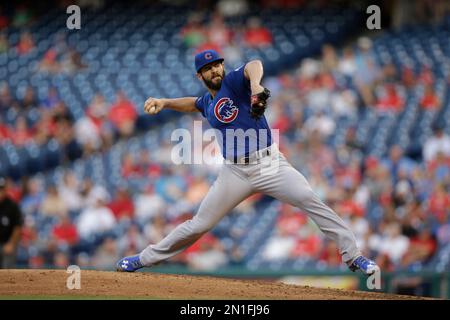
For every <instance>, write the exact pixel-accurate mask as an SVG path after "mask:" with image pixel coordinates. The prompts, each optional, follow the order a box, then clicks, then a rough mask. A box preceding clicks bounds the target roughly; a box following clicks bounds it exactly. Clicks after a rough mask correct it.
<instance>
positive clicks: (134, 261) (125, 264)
mask: <svg viewBox="0 0 450 320" xmlns="http://www.w3.org/2000/svg"><path fill="white" fill-rule="evenodd" d="M143 267H144V266H143V265H142V263H141V260H140V259H139V255H138V254H137V255H134V256H129V257H125V258H122V259H120V260H119V262H117V264H116V270H117V271H120V272H135V271H136V270H138V269H141V268H143Z"/></svg>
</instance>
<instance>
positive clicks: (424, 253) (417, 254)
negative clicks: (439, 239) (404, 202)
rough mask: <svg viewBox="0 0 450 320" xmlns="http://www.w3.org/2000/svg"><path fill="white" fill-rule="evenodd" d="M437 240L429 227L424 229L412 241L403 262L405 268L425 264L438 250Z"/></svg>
mask: <svg viewBox="0 0 450 320" xmlns="http://www.w3.org/2000/svg"><path fill="white" fill-rule="evenodd" d="M436 246H437V243H436V239H435V238H434V236H433V234H432V233H431V231H430V230H429V229H428V228H427V227H423V228H422V229H421V230H420V231H419V234H418V235H417V236H416V237H413V238H412V239H411V244H410V246H409V250H408V251H407V252H406V254H405V256H404V257H403V260H402V266H403V267H405V268H410V267H413V266H414V265H416V264H423V263H426V262H427V261H428V259H430V258H431V256H432V255H433V253H434V252H435V250H436Z"/></svg>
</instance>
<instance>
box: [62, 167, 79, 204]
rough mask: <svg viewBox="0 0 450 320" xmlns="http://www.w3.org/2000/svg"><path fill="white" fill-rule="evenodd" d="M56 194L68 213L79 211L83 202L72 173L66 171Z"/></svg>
mask: <svg viewBox="0 0 450 320" xmlns="http://www.w3.org/2000/svg"><path fill="white" fill-rule="evenodd" d="M58 194H59V195H60V197H61V198H62V199H64V203H65V204H66V205H67V208H68V209H69V210H70V211H77V210H79V209H81V207H82V205H83V202H82V197H81V194H80V191H79V181H78V178H77V176H76V175H75V174H74V173H73V172H72V171H66V172H65V173H64V175H63V180H62V182H61V184H60V185H59V189H58Z"/></svg>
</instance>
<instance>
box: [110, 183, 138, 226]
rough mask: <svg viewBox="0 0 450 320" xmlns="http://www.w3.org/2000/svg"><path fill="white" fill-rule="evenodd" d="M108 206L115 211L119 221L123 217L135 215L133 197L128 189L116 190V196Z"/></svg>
mask: <svg viewBox="0 0 450 320" xmlns="http://www.w3.org/2000/svg"><path fill="white" fill-rule="evenodd" d="M108 207H109V208H110V209H111V211H112V212H113V214H114V216H115V217H116V220H117V221H119V220H121V219H123V218H130V219H131V218H133V216H134V204H133V200H132V199H131V197H130V195H129V192H128V190H126V189H124V188H119V189H118V190H117V192H116V196H115V197H114V199H113V200H112V201H111V202H110V203H109V205H108Z"/></svg>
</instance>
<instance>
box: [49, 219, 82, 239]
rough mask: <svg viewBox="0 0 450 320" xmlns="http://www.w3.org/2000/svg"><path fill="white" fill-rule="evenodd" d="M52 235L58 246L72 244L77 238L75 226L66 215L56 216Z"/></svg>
mask: <svg viewBox="0 0 450 320" xmlns="http://www.w3.org/2000/svg"><path fill="white" fill-rule="evenodd" d="M52 236H53V238H54V239H55V240H56V242H57V244H58V246H74V245H75V244H77V243H78V240H79V237H78V231H77V228H76V226H75V224H73V223H72V222H71V221H70V218H69V216H68V215H65V216H60V217H59V218H58V222H57V223H56V224H55V225H54V226H53V229H52Z"/></svg>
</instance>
